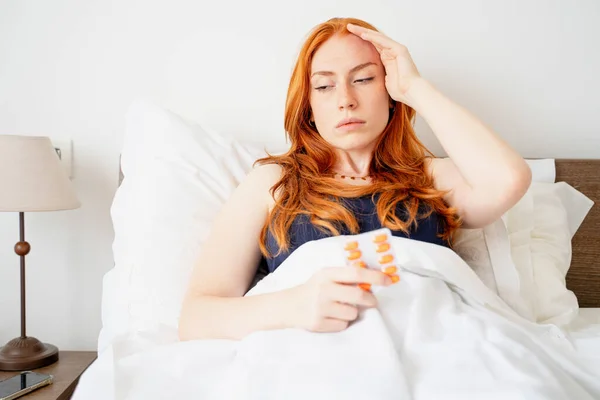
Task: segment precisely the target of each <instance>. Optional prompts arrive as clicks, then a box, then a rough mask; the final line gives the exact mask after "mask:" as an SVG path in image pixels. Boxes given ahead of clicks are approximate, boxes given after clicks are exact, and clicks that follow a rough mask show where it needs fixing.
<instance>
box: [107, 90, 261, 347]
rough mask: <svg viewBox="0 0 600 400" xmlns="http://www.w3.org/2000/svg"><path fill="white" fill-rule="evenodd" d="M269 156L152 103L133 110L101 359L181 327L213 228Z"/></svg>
mask: <svg viewBox="0 0 600 400" xmlns="http://www.w3.org/2000/svg"><path fill="white" fill-rule="evenodd" d="M262 155H265V151H264V150H261V149H260V148H259V147H253V146H248V145H245V146H243V145H241V144H240V143H239V142H238V141H236V140H234V139H233V138H227V137H225V136H223V135H219V134H216V133H214V132H212V131H210V130H209V129H206V128H203V127H202V126H200V125H198V124H195V123H189V122H186V121H184V120H183V119H182V118H181V117H179V116H177V115H176V114H174V113H172V112H170V111H167V110H164V109H162V108H161V107H159V106H157V105H154V104H152V103H150V102H147V101H143V100H138V101H136V102H134V103H133V104H132V106H131V107H130V109H129V110H128V113H127V125H126V132H125V138H124V145H123V149H122V153H121V168H122V171H123V176H124V179H123V182H122V184H121V186H120V187H119V188H118V190H117V192H116V194H115V197H114V201H113V204H112V208H111V215H112V220H113V226H114V232H115V238H114V242H113V253H114V261H115V266H114V268H113V269H111V270H110V271H109V272H108V273H107V274H106V275H105V277H104V282H103V285H104V286H103V297H102V322H103V327H102V330H101V332H100V337H99V340H98V351H99V352H100V351H102V350H103V349H104V348H105V347H106V346H107V345H108V344H109V343H110V342H111V341H112V340H113V339H114V338H115V337H116V336H117V335H119V334H124V333H127V332H131V331H133V330H144V329H145V328H147V327H149V326H151V325H156V324H160V325H164V326H167V327H172V328H174V329H176V328H177V323H178V316H179V310H180V305H181V302H182V299H183V295H184V293H185V289H186V286H187V282H188V279H189V276H190V273H191V270H192V267H193V264H194V262H195V261H196V260H197V256H198V253H199V250H200V247H201V245H202V243H203V241H204V240H205V238H206V236H207V235H208V233H209V228H210V225H211V222H212V220H213V218H214V217H215V215H216V213H217V212H218V211H219V209H220V208H221V206H222V204H223V203H224V202H225V201H226V199H227V198H228V197H229V196H230V195H231V193H232V191H233V190H234V189H235V187H236V186H237V185H238V184H239V183H240V182H241V180H242V179H243V178H244V177H245V176H246V174H247V172H248V171H249V170H250V169H251V167H252V164H253V162H254V161H255V160H256V159H257V158H258V157H259V156H262Z"/></svg>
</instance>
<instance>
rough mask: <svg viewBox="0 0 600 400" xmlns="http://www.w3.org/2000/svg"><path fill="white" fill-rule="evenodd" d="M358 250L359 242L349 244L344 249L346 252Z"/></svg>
mask: <svg viewBox="0 0 600 400" xmlns="http://www.w3.org/2000/svg"><path fill="white" fill-rule="evenodd" d="M356 249H358V242H348V243H346V246H345V247H344V250H356Z"/></svg>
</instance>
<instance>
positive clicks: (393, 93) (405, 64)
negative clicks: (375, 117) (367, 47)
mask: <svg viewBox="0 0 600 400" xmlns="http://www.w3.org/2000/svg"><path fill="white" fill-rule="evenodd" d="M348 30H349V31H350V32H351V33H353V34H355V35H356V36H358V37H360V38H362V39H363V40H366V41H368V42H370V43H371V44H372V45H373V46H374V47H375V49H377V51H378V52H379V56H380V57H381V62H382V63H383V67H384V68H385V73H386V76H385V87H386V89H387V91H388V93H389V95H390V97H391V98H392V99H394V100H395V101H399V102H402V103H405V104H407V105H409V106H410V102H409V100H408V98H407V93H408V91H409V89H410V88H411V86H412V85H413V83H414V82H416V81H418V80H419V79H421V75H420V74H419V71H418V70H417V67H416V65H415V63H414V62H413V60H412V58H411V56H410V53H409V52H408V49H407V48H406V46H404V45H402V44H400V43H398V42H396V41H394V40H392V39H390V38H389V37H387V36H385V35H384V34H383V33H381V32H377V31H374V30H371V29H367V28H363V27H362V26H357V25H353V24H348Z"/></svg>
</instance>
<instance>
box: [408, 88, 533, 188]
mask: <svg viewBox="0 0 600 400" xmlns="http://www.w3.org/2000/svg"><path fill="white" fill-rule="evenodd" d="M407 97H409V98H410V103H411V105H412V106H413V107H414V108H415V110H416V111H417V113H418V114H420V115H421V116H422V117H423V119H424V120H425V121H426V122H427V124H428V125H429V126H430V127H431V129H432V130H433V132H434V134H435V135H436V137H437V138H438V140H439V142H440V144H441V145H442V147H443V148H444V150H445V151H446V153H447V154H448V156H449V157H450V159H451V160H452V161H453V162H454V164H455V165H456V167H457V168H458V170H459V172H460V173H461V175H462V177H463V178H464V179H465V181H466V182H467V183H468V184H469V185H470V186H471V187H472V188H473V189H477V188H481V187H486V186H489V185H490V184H495V185H498V184H502V183H503V182H509V183H510V182H514V180H515V179H519V178H520V177H522V176H524V177H525V178H526V177H527V176H526V175H527V174H528V173H529V168H528V166H527V164H526V162H525V160H524V159H523V157H521V156H520V155H519V154H518V153H517V152H516V151H515V150H513V149H512V148H511V147H510V146H509V145H508V144H507V143H505V142H504V141H503V140H502V139H501V138H500V137H499V136H498V135H496V134H495V133H494V132H493V131H492V130H491V129H490V128H488V127H487V126H485V124H483V123H482V122H481V121H480V120H479V119H477V118H476V117H475V116H474V115H472V114H471V113H470V112H469V111H467V110H466V109H465V108H463V107H461V106H460V105H458V104H456V103H455V102H453V101H452V100H450V99H449V98H448V97H446V96H445V95H444V94H442V93H441V92H440V91H438V90H437V89H436V88H435V87H434V86H433V85H432V84H431V83H430V82H428V81H426V80H425V79H418V81H416V82H415V83H414V84H413V85H412V86H411V88H410V89H409V92H408V93H407Z"/></svg>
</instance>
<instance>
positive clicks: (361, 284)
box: [358, 283, 371, 290]
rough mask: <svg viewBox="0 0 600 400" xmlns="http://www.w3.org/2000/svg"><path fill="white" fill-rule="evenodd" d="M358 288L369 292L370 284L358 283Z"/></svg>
mask: <svg viewBox="0 0 600 400" xmlns="http://www.w3.org/2000/svg"><path fill="white" fill-rule="evenodd" d="M358 287H359V288H361V289H362V290H371V284H370V283H359V284H358Z"/></svg>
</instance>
